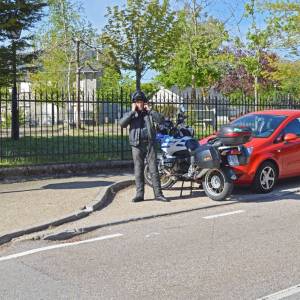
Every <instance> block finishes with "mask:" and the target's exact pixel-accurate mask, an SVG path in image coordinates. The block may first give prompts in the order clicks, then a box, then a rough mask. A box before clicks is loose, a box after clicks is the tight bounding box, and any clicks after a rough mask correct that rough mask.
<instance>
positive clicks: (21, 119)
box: [0, 110, 25, 129]
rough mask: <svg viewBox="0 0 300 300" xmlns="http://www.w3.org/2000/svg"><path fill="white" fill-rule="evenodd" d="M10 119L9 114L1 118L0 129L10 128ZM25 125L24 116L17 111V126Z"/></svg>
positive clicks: (21, 112)
mask: <svg viewBox="0 0 300 300" xmlns="http://www.w3.org/2000/svg"><path fill="white" fill-rule="evenodd" d="M11 122H12V117H11V113H8V114H6V115H2V116H1V122H0V128H5V129H7V128H11ZM24 124H25V116H24V112H23V111H22V110H20V111H19V125H20V126H24Z"/></svg>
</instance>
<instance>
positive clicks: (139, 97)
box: [131, 90, 148, 102]
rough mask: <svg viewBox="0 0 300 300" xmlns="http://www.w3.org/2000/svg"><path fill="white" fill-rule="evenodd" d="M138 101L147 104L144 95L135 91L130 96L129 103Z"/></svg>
mask: <svg viewBox="0 0 300 300" xmlns="http://www.w3.org/2000/svg"><path fill="white" fill-rule="evenodd" d="M138 100H141V101H144V102H148V99H147V97H146V95H145V94H144V93H143V92H142V91H139V90H138V91H135V92H134V93H133V94H132V96H131V101H132V102H136V101H138Z"/></svg>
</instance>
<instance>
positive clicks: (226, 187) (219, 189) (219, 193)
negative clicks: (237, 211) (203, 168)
mask: <svg viewBox="0 0 300 300" xmlns="http://www.w3.org/2000/svg"><path fill="white" fill-rule="evenodd" d="M202 186H203V189H204V192H205V194H206V196H207V197H209V198H210V199H212V200H214V201H224V200H226V199H227V198H228V197H229V196H230V195H231V193H232V190H233V182H232V180H231V179H230V177H229V176H228V175H227V172H226V171H224V170H222V169H212V170H209V171H208V172H207V173H206V174H205V176H204V179H203V181H202Z"/></svg>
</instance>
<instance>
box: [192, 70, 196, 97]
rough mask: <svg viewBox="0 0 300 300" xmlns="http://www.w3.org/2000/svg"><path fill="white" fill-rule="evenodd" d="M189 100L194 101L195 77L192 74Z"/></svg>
mask: <svg viewBox="0 0 300 300" xmlns="http://www.w3.org/2000/svg"><path fill="white" fill-rule="evenodd" d="M191 100H192V101H196V78H195V75H192V92H191Z"/></svg>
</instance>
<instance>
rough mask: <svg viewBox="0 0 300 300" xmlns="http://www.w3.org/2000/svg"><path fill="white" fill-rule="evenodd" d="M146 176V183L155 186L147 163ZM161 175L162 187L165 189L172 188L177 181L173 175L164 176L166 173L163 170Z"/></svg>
mask: <svg viewBox="0 0 300 300" xmlns="http://www.w3.org/2000/svg"><path fill="white" fill-rule="evenodd" d="M144 177H145V182H146V184H147V185H148V186H150V187H153V186H152V181H151V174H150V171H149V165H148V164H145V169H144ZM159 177H160V184H161V188H162V189H163V190H165V189H168V188H171V187H172V186H173V185H174V184H175V182H176V181H174V180H172V178H171V177H167V176H164V174H163V173H162V172H160V173H159Z"/></svg>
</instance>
